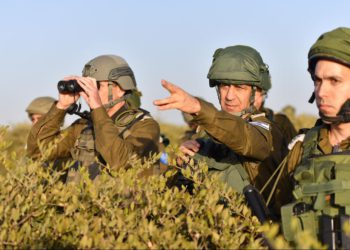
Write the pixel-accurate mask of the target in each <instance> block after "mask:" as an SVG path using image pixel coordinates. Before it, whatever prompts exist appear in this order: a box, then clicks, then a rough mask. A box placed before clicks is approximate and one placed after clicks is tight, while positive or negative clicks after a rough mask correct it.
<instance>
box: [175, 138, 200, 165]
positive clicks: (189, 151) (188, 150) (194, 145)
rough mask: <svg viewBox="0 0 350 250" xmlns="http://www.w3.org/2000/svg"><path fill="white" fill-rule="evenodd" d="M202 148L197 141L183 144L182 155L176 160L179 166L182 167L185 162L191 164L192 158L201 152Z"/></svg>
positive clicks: (181, 147)
mask: <svg viewBox="0 0 350 250" xmlns="http://www.w3.org/2000/svg"><path fill="white" fill-rule="evenodd" d="M200 146H201V145H200V144H199V143H198V142H197V141H196V140H189V141H185V142H184V143H182V144H181V146H180V148H179V149H180V151H181V153H182V154H181V155H180V156H179V157H178V158H177V159H176V162H177V164H178V165H182V164H183V163H184V162H189V160H190V157H193V156H194V155H195V154H196V153H197V152H198V151H199V148H200ZM189 156H190V157H189Z"/></svg>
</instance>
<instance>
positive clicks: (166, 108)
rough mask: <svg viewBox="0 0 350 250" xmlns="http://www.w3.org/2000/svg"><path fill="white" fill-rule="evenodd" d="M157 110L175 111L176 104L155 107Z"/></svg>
mask: <svg viewBox="0 0 350 250" xmlns="http://www.w3.org/2000/svg"><path fill="white" fill-rule="evenodd" d="M157 108H158V110H169V109H177V105H176V104H172V103H170V104H164V105H157Z"/></svg>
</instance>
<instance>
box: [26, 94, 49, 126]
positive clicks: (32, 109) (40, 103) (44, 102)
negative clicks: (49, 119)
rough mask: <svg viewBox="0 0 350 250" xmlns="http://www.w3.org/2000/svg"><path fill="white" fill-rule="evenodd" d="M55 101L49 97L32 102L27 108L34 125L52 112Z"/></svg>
mask: <svg viewBox="0 0 350 250" xmlns="http://www.w3.org/2000/svg"><path fill="white" fill-rule="evenodd" d="M55 101H56V100H55V99H54V98H52V97H49V96H42V97H38V98H35V99H34V100H33V101H31V103H30V104H29V105H28V107H27V108H26V112H27V113H28V117H29V119H30V121H31V122H32V125H34V124H35V123H37V122H38V121H39V119H40V118H41V117H42V116H43V115H44V114H46V113H47V112H48V111H49V110H50V108H51V106H52V104H53V103H54V102H55Z"/></svg>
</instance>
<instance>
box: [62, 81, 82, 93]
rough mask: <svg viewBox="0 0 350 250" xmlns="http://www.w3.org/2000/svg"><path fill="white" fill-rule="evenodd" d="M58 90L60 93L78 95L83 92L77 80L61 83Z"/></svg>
mask: <svg viewBox="0 0 350 250" xmlns="http://www.w3.org/2000/svg"><path fill="white" fill-rule="evenodd" d="M57 89H58V92H60V93H77V92H80V91H83V89H82V88H81V87H80V85H79V84H78V82H77V81H76V80H68V81H59V82H58V83H57Z"/></svg>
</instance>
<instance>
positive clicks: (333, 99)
mask: <svg viewBox="0 0 350 250" xmlns="http://www.w3.org/2000/svg"><path fill="white" fill-rule="evenodd" d="M308 64H309V67H308V70H309V72H310V75H311V78H312V80H313V82H314V92H313V96H312V98H311V100H310V101H311V102H312V101H314V99H316V105H317V108H318V110H319V116H320V119H321V120H322V122H319V123H318V124H317V125H316V126H315V127H313V128H311V129H310V130H309V131H307V132H306V134H303V135H300V136H298V137H297V138H296V139H295V140H294V142H293V145H294V146H293V148H292V150H291V151H290V153H289V154H288V156H287V158H286V159H287V161H286V162H287V164H286V166H287V168H288V170H289V171H290V172H291V174H293V175H292V176H293V183H295V185H294V190H293V196H294V202H292V203H290V204H288V205H285V206H283V207H282V210H281V212H282V224H283V233H284V235H285V238H286V239H287V240H288V241H294V240H295V238H294V236H295V233H296V230H297V231H298V230H304V231H308V232H309V233H310V234H312V235H313V236H314V237H315V238H316V237H318V239H319V240H320V241H321V242H322V243H323V244H326V245H328V249H340V248H343V249H349V248H350V237H349V236H348V235H346V234H345V233H344V223H345V222H349V221H350V206H349V204H350V203H349V196H350V191H349V190H350V189H349V180H350V168H349V165H350V153H349V152H350V151H349V148H350V115H349V114H350V109H349V107H350V106H349V104H350V28H337V29H334V30H332V31H329V32H326V33H324V34H322V35H321V36H320V37H319V38H318V39H317V41H316V42H315V43H314V44H313V45H312V47H311V49H310V50H309V54H308ZM293 221H294V222H296V223H297V224H294V225H295V226H296V229H294V230H292V229H291V223H292V222H293Z"/></svg>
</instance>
